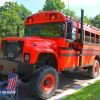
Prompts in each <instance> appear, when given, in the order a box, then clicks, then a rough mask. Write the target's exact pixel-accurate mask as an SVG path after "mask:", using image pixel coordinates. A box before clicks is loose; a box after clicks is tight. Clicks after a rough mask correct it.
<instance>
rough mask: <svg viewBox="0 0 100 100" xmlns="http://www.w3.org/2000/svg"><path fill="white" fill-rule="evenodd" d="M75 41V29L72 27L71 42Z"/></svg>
mask: <svg viewBox="0 0 100 100" xmlns="http://www.w3.org/2000/svg"><path fill="white" fill-rule="evenodd" d="M75 39H76V27H73V30H72V40H75Z"/></svg>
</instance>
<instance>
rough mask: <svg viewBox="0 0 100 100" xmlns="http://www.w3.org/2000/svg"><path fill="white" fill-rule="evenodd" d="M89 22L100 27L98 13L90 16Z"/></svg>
mask: <svg viewBox="0 0 100 100" xmlns="http://www.w3.org/2000/svg"><path fill="white" fill-rule="evenodd" d="M90 22H91V23H93V26H95V27H98V28H100V14H99V15H96V16H95V17H94V18H90Z"/></svg>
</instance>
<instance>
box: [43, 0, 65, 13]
mask: <svg viewBox="0 0 100 100" xmlns="http://www.w3.org/2000/svg"><path fill="white" fill-rule="evenodd" d="M64 8H65V4H64V2H61V0H46V1H45V5H44V7H43V11H59V12H62V11H63V10H64Z"/></svg>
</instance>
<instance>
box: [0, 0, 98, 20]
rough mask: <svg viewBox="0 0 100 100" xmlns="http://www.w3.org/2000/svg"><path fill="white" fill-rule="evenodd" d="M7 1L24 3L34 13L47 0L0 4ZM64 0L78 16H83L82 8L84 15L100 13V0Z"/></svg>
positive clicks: (90, 15) (18, 0) (2, 0)
mask: <svg viewBox="0 0 100 100" xmlns="http://www.w3.org/2000/svg"><path fill="white" fill-rule="evenodd" d="M5 1H14V2H17V3H18V4H19V5H20V4H23V5H24V6H25V7H26V8H27V9H28V10H30V11H32V13H33V14H34V13H37V12H38V11H39V10H42V9H43V5H44V4H45V1H46V0H0V6H2V5H3V4H4V2H5ZM61 1H64V3H65V5H66V7H65V8H66V9H68V2H69V9H70V10H73V11H74V12H76V16H79V17H80V16H81V9H84V15H85V16H87V17H92V18H93V17H95V16H96V15H98V14H100V0H61Z"/></svg>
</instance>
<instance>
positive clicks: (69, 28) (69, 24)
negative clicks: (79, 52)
mask: <svg viewBox="0 0 100 100" xmlns="http://www.w3.org/2000/svg"><path fill="white" fill-rule="evenodd" d="M72 29H73V22H72V21H68V22H67V36H66V38H67V39H72Z"/></svg>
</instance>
